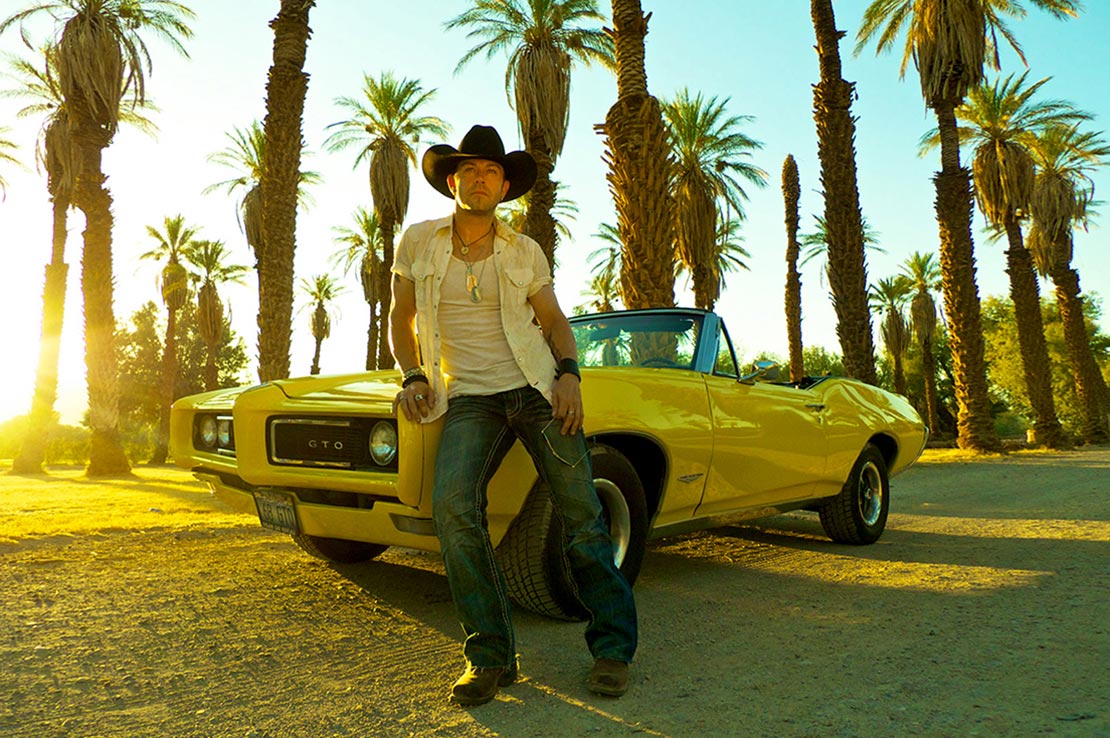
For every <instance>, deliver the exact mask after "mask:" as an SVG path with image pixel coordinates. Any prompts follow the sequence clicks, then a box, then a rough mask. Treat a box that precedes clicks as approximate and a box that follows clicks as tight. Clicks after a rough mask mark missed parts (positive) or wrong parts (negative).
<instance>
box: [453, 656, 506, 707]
mask: <svg viewBox="0 0 1110 738" xmlns="http://www.w3.org/2000/svg"><path fill="white" fill-rule="evenodd" d="M516 676H517V665H516V664H515V663H514V664H513V665H512V666H509V667H505V666H493V667H489V668H480V667H477V666H474V665H471V664H468V665H467V667H466V671H465V672H463V675H462V676H461V677H459V680H458V681H457V682H455V686H454V687H452V688H451V699H452V700H454V701H455V702H457V703H459V704H460V705H465V706H467V707H472V706H474V705H484V704H485V703H487V702H489V701H490V700H492V699H493V697H494V695H496V694H497V688H498V687H507V686H509V685H510V684H512V683H513V682H515V681H516Z"/></svg>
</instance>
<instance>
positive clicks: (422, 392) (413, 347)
mask: <svg viewBox="0 0 1110 738" xmlns="http://www.w3.org/2000/svg"><path fill="white" fill-rule="evenodd" d="M391 291H392V293H393V298H392V301H391V302H390V305H389V345H390V346H391V347H392V349H393V358H394V359H396V360H397V364H398V366H400V367H401V372H402V373H404V372H405V371H407V370H409V369H413V368H415V367H418V366H420V349H419V347H418V344H417V342H416V286H415V285H414V284H413V282H412V280H410V279H405V278H404V277H402V276H401V275H400V274H396V273H395V274H394V275H393V289H392V290H391ZM417 398H419V399H417ZM394 402H395V404H396V406H397V407H399V408H401V410H402V412H404V414H405V417H406V418H408V419H409V420H416V419H417V414H419V415H421V416H425V417H426V416H427V415H428V412H429V408H430V407H431V406H432V405H433V404H434V402H435V396H434V395H433V394H432V388H431V387H430V386H429V385H428V383H427V382H421V381H416V382H412V383H410V384H409V385H408V386H407V387H404V388H403V389H402V390H401V391H400V392H399V393H397V398H396V400H395V401H394Z"/></svg>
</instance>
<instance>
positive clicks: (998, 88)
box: [922, 73, 1089, 448]
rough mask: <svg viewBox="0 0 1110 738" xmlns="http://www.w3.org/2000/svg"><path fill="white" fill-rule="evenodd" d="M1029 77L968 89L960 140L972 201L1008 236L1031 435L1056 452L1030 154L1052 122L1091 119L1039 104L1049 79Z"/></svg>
mask: <svg viewBox="0 0 1110 738" xmlns="http://www.w3.org/2000/svg"><path fill="white" fill-rule="evenodd" d="M1027 76H1028V73H1025V74H1022V75H1021V76H1020V77H1017V78H1016V79H1015V78H1014V76H1013V75H1010V76H1008V77H1006V78H1005V79H1004V80H1001V79H995V81H994V82H993V84H988V83H986V82H984V83H983V84H981V85H979V86H978V87H973V88H971V89H970V90H968V96H967V101H966V102H965V103H964V104H963V105H961V106H960V107H959V108H957V109H956V118H957V119H958V120H959V121H960V123H961V125H960V141H961V143H967V144H970V145H972V146H974V151H975V153H974V155H973V158H972V176H973V178H974V181H975V199H976V202H977V203H978V204H979V209H980V210H981V211H982V213H983V215H984V216H986V219H987V222H988V223H989V224H990V225H991V227H992V228H994V229H995V231H996V232H1002V233H1005V234H1006V239H1007V243H1008V246H1009V247H1008V248H1007V250H1006V271H1007V273H1008V274H1009V276H1010V299H1011V300H1012V301H1013V303H1014V319H1015V322H1016V323H1017V329H1018V331H1017V332H1018V346H1019V349H1020V351H1021V359H1022V368H1023V371H1024V375H1025V385H1026V388H1027V391H1028V394H1029V404H1030V407H1031V408H1032V409H1033V416H1034V420H1033V433H1034V436H1035V437H1036V440H1037V442H1038V443H1041V444H1043V445H1045V446H1048V447H1049V448H1058V447H1059V446H1060V445H1062V444H1063V442H1064V437H1063V430H1062V428H1061V427H1060V421H1059V419H1058V418H1057V417H1056V403H1055V400H1054V399H1053V396H1052V373H1051V364H1050V363H1049V360H1048V346H1047V344H1046V342H1045V336H1044V320H1043V318H1042V316H1041V295H1040V288H1039V286H1038V285H1037V275H1036V272H1035V271H1034V267H1033V258H1032V256H1031V255H1030V254H1029V250H1028V249H1027V248H1026V247H1025V241H1024V238H1023V236H1022V230H1021V219H1022V218H1023V217H1024V216H1025V215H1026V214H1028V212H1029V198H1030V197H1031V196H1032V193H1033V176H1034V164H1033V157H1032V155H1031V154H1030V153H1029V146H1030V145H1031V144H1032V143H1033V141H1034V139H1035V136H1036V132H1037V131H1038V130H1040V129H1043V128H1045V127H1046V126H1050V125H1057V124H1061V123H1065V124H1066V123H1070V122H1074V121H1076V120H1084V119H1087V118H1089V116H1088V115H1087V114H1085V113H1082V112H1080V111H1078V110H1076V109H1075V108H1074V107H1073V106H1072V105H1071V104H1069V103H1067V102H1063V101H1060V100H1044V101H1034V100H1033V96H1034V95H1036V94H1037V92H1038V91H1039V90H1040V89H1041V87H1043V86H1044V84H1045V83H1046V82H1048V79H1042V80H1040V81H1039V82H1036V83H1034V84H1032V85H1029V86H1028V87H1026V86H1025V80H1026V77H1027ZM939 143H940V139H939V134H938V133H937V131H936V130H933V131H931V132H929V133H927V134H926V135H925V137H923V139H922V150H923V151H926V150H928V149H931V148H933V147H935V146H937V145H939Z"/></svg>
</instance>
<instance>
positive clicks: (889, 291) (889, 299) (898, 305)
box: [871, 275, 913, 395]
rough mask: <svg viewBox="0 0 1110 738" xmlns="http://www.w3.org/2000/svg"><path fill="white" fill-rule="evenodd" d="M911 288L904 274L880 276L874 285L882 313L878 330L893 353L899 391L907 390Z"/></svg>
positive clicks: (873, 292)
mask: <svg viewBox="0 0 1110 738" xmlns="http://www.w3.org/2000/svg"><path fill="white" fill-rule="evenodd" d="M912 290H913V284H912V283H911V282H910V280H909V279H907V278H906V277H904V276H902V275H898V276H896V277H888V278H886V279H880V280H879V283H878V284H877V285H875V286H874V287H872V288H871V302H872V304H873V305H874V306H875V309H876V310H878V311H880V312H881V313H882V314H883V321H882V322H881V323H880V324H879V330H880V331H881V332H882V335H883V344H884V345H885V346H886V352H887V353H888V354H890V361H891V363H892V364H893V365H894V391H895V392H897V393H898V394H900V395H904V394H906V370H905V358H906V350H907V349H909V347H910V341H911V340H912V338H913V334H912V333H911V327H910V323H909V322H908V321H907V320H906V313H905V309H906V302H907V301H908V300H909V296H910V292H911V291H912Z"/></svg>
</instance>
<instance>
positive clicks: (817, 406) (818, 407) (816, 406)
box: [806, 402, 825, 412]
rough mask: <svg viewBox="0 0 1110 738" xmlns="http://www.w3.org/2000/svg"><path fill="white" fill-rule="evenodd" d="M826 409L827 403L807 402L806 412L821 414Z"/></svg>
mask: <svg viewBox="0 0 1110 738" xmlns="http://www.w3.org/2000/svg"><path fill="white" fill-rule="evenodd" d="M824 409H825V403H823V402H807V403H806V410H813V411H814V412H821V411H822V410H824Z"/></svg>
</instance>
